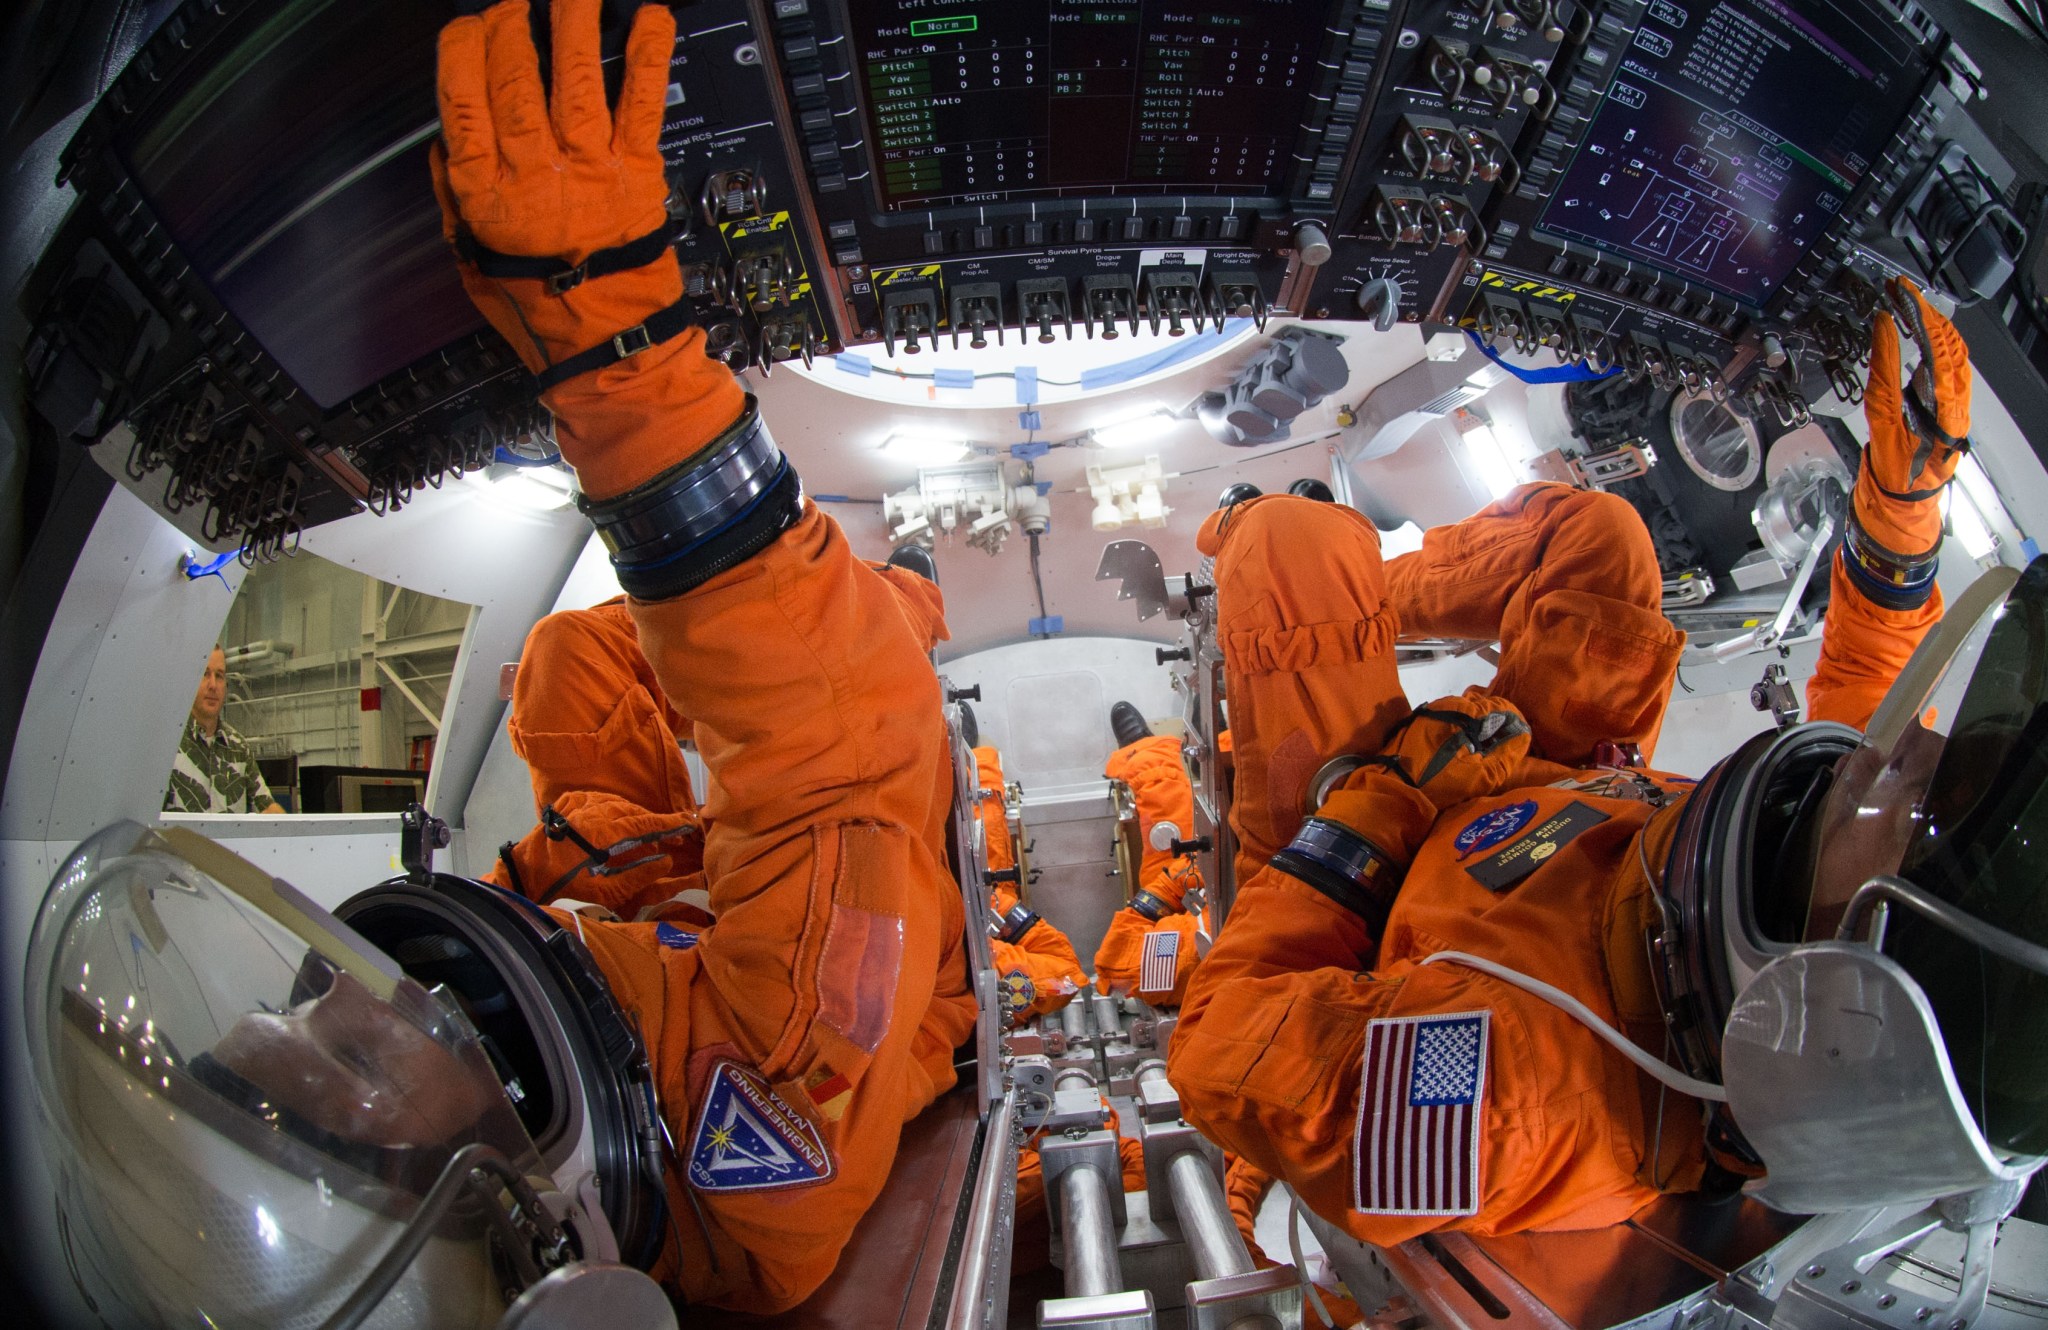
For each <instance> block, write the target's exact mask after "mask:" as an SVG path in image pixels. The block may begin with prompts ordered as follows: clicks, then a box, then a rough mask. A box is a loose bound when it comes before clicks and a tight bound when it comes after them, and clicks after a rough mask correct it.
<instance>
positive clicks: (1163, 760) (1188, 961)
mask: <svg viewBox="0 0 2048 1330" xmlns="http://www.w3.org/2000/svg"><path fill="white" fill-rule="evenodd" d="M1110 724H1111V728H1112V730H1113V731H1114V732H1115V734H1116V739H1117V743H1118V745H1119V746H1118V748H1117V750H1116V751H1115V752H1113V753H1111V754H1110V755H1109V760H1108V761H1107V762H1106V763H1104V764H1103V768H1102V774H1103V775H1104V776H1106V777H1108V778H1109V779H1111V780H1120V781H1122V782H1124V783H1125V784H1126V785H1128V786H1130V789H1131V798H1132V800H1133V802H1135V803H1136V804H1137V808H1138V836H1139V841H1140V843H1141V844H1142V845H1143V846H1144V858H1143V860H1142V861H1141V863H1140V865H1139V869H1138V883H1137V887H1136V890H1134V891H1133V892H1132V893H1131V899H1130V901H1129V902H1128V903H1126V904H1125V905H1124V907H1123V908H1122V909H1120V910H1118V911H1117V912H1116V913H1115V914H1113V915H1111V916H1110V920H1109V929H1108V931H1107V932H1105V933H1104V934H1103V936H1102V945H1101V946H1099V947H1097V948H1096V949H1095V986H1096V987H1097V988H1099V989H1101V990H1102V991H1103V992H1105V993H1118V994H1124V993H1128V994H1131V995H1133V996H1136V997H1138V998H1139V999H1141V1000H1143V1001H1144V1002H1146V1003H1149V1004H1150V1005H1152V1006H1155V1007H1171V1006H1176V1005H1178V1004H1179V1003H1180V1001H1181V999H1182V997H1183V996H1184V995H1185V994H1186V992H1187V987H1188V978H1189V976H1191V975H1192V974H1193V973H1194V971H1195V965H1196V963H1197V962H1198V961H1199V960H1200V959H1201V956H1200V952H1199V947H1204V946H1207V945H1208V942H1209V938H1208V934H1207V933H1206V932H1205V931H1204V930H1203V927H1202V923H1203V921H1202V919H1201V918H1199V917H1198V916H1197V915H1196V914H1195V913H1194V912H1193V911H1191V910H1190V909H1189V908H1188V906H1187V903H1186V902H1187V895H1188V893H1189V892H1190V891H1194V890H1197V889H1198V888H1200V887H1201V885H1202V874H1201V871H1200V870H1199V869H1197V868H1196V867H1195V860H1194V856H1192V855H1188V854H1177V853H1175V852H1174V850H1173V844H1172V843H1173V842H1174V841H1176V840H1186V839H1190V838H1191V837H1192V836H1193V835H1194V825H1195V821H1194V789H1193V787H1192V786H1190V785H1189V784H1188V775H1187V770H1186V768H1185V767H1183V766H1182V765H1181V760H1180V740H1178V739H1176V738H1173V737H1171V736H1169V735H1160V734H1153V733H1152V732H1151V728H1150V727H1149V726H1148V725H1146V724H1145V721H1144V718H1143V717H1142V716H1140V715H1139V714H1138V711H1137V708H1135V707H1133V706H1132V705H1131V704H1130V703H1128V702H1119V703H1117V704H1116V706H1115V707H1114V708H1112V709H1111V712H1110ZM1197 899H1199V897H1197ZM1148 958H1149V959H1151V960H1153V962H1154V964H1153V966H1152V967H1151V973H1152V975H1153V978H1154V979H1155V981H1157V980H1159V979H1167V978H1168V977H1169V975H1170V982H1168V983H1167V984H1166V985H1165V986H1164V987H1153V988H1147V987H1145V980H1146V977H1147V973H1148V971H1147V966H1146V961H1147V959H1148ZM1169 962H1170V964H1171V969H1170V970H1168V969H1167V964H1168V963H1169Z"/></svg>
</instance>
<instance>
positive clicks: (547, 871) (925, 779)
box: [501, 508, 974, 1312]
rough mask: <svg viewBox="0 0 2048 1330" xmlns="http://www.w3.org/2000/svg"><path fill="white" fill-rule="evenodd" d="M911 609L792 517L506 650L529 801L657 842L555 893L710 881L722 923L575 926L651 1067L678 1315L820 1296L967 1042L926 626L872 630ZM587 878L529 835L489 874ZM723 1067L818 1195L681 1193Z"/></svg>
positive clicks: (565, 854)
mask: <svg viewBox="0 0 2048 1330" xmlns="http://www.w3.org/2000/svg"><path fill="white" fill-rule="evenodd" d="M925 585H928V584H925ZM906 591H907V592H909V593H910V594H909V595H908V596H906V595H905V592H906ZM923 599H924V597H923V593H922V592H919V591H918V590H917V588H916V587H913V586H910V585H909V584H904V585H902V586H899V585H897V579H894V578H889V577H886V576H877V575H875V573H874V572H873V570H871V569H870V568H868V567H867V566H866V565H864V564H863V563H862V562H861V561H860V560H858V559H856V558H855V557H854V556H853V554H852V551H851V550H850V549H849V548H848V546H847V543H846V540H845V537H844V536H843V535H841V533H840V531H839V529H838V527H837V525H836V524H834V523H833V522H832V521H831V519H830V518H828V517H826V516H824V515H823V514H821V513H819V512H818V511H817V510H816V509H815V508H807V509H806V511H805V513H804V516H803V517H802V518H801V519H800V520H799V521H798V523H797V524H796V525H795V526H794V527H793V528H791V529H790V530H789V531H787V532H785V533H784V534H783V535H782V536H781V537H780V538H779V539H778V540H777V541H776V542H775V543H774V544H773V545H771V546H770V547H769V548H767V549H766V550H764V551H762V552H761V553H760V554H758V555H756V556H755V557H754V558H753V559H751V560H748V561H747V562H745V563H743V564H741V565H740V566H738V567H736V568H733V569H731V570H729V571H727V572H725V573H723V574H720V575H719V576H717V577H715V578H713V579H712V580H711V581H709V582H707V583H705V584H704V585H703V586H701V587H699V588H697V589H696V590H693V591H691V592H689V593H687V594H685V595H683V596H681V597H678V598H677V599H675V600H671V601H663V602H660V603H657V604H641V603H637V602H628V603H625V604H621V603H619V602H613V603H611V604H608V605H602V606H599V607H597V608H595V609H592V610H588V611H571V612H566V613H563V614H557V615H552V616H550V617H549V618H547V619H544V620H542V621H541V623H540V624H538V625H536V627H535V629H534V632H533V634H532V635H531V637H530V638H529V641H528V644H527V648H526V651H525V652H524V654H523V659H522V662H521V667H520V672H519V675H518V676H517V682H516V684H515V695H514V717H513V720H512V722H511V730H512V736H513V742H514V744H515V748H516V749H517V751H519V752H520V754H521V756H522V757H524V758H526V760H527V761H528V763H529V766H530V768H531V770H532V774H533V780H534V791H535V800H536V803H537V804H542V805H545V804H552V805H553V806H554V807H555V808H556V809H557V811H559V812H561V813H563V814H564V816H566V817H567V818H568V820H569V823H570V825H571V826H572V827H573V828H575V829H576V831H577V832H578V833H579V834H581V835H583V836H584V837H585V839H587V840H589V841H591V842H592V843H593V844H595V845H597V846H599V847H601V848H609V847H611V846H613V845H615V844H616V843H617V842H620V841H625V840H630V839H633V838H635V837H642V836H647V835H648V834H649V832H650V831H654V832H661V833H665V834H661V835H656V836H655V837H654V838H653V839H651V840H648V841H646V842H645V843H644V844H642V845H636V846H630V847H627V848H626V849H625V850H624V851H622V852H620V853H618V854H616V855H614V856H613V857H614V859H615V860H617V861H619V863H621V864H624V865H626V867H625V869H624V871H616V870H614V871H610V872H603V873H595V874H594V873H591V872H589V871H585V872H582V873H580V874H575V875H573V878H572V881H571V882H570V883H569V884H568V885H567V887H566V890H567V891H568V893H569V894H570V895H572V896H574V897H575V898H577V899H582V900H592V901H595V902H597V903H599V904H603V905H605V906H606V907H607V908H609V909H612V910H613V911H614V912H616V913H619V914H622V915H625V916H627V917H628V918H630V917H632V916H633V914H634V913H635V912H636V911H639V910H642V909H645V908H647V907H649V906H657V905H659V903H660V902H663V901H667V900H668V899H669V898H670V897H671V896H673V895H674V893H675V892H676V891H677V890H678V889H679V888H681V887H685V886H690V885H705V886H708V888H709V893H710V910H711V915H712V916H713V917H714V918H715V922H709V921H707V922H705V923H703V924H702V925H701V926H700V927H697V928H695V929H687V928H678V927H677V926H676V924H675V922H673V921H674V920H675V919H678V918H680V919H683V920H686V921H689V916H688V914H687V913H683V914H677V913H676V912H674V911H665V913H666V914H667V916H668V917H669V918H670V920H671V922H667V923H656V922H653V921H651V920H650V921H648V922H638V923H632V922H626V923H604V922H598V921H595V920H591V919H588V918H585V919H583V920H581V921H579V922H580V931H581V932H582V935H583V937H584V940H585V942H586V943H587V944H588V946H589V947H590V950H591V952H592V954H593V955H594V956H595V957H596V959H597V962H598V964H599V966H600V967H601V968H602V969H603V971H604V973H605V976H606V978H607V979H608V980H609V981H610V983H611V986H612V989H613V991H614V993H616V994H617V996H618V998H619V1000H620V1002H621V1003H622V1004H623V1005H624V1006H625V1008H626V1010H627V1011H628V1012H629V1013H631V1014H632V1016H633V1017H634V1019H635V1020H637V1022H638V1023H639V1026H640V1029H641V1033H642V1036H643V1037H644V1038H645V1040H646V1041H647V1046H648V1053H649V1057H650V1060H651V1061H652V1063H653V1065H654V1067H655V1069H656V1078H657V1092H658V1094H659V1097H660V1102H661V1106H662V1110H663V1114H664V1116H665V1117H666V1118H667V1120H668V1123H669V1129H670V1132H671V1134H672V1135H673V1137H674V1139H675V1141H676V1144H677V1150H678V1158H677V1160H676V1161H675V1166H674V1167H673V1168H671V1170H670V1173H669V1179H668V1181H669V1201H670V1206H671V1211H672V1214H673V1217H674V1219H675V1222H676V1227H677V1231H678V1232H679V1233H680V1234H681V1237H682V1242H681V1249H680V1251H679V1250H678V1245H677V1243H675V1242H674V1241H671V1242H670V1243H669V1244H668V1246H667V1248H666V1250H665V1251H664V1253H663V1255H662V1258H661V1260H660V1262H659V1264H658V1266H657V1268H656V1271H655V1273H656V1274H657V1276H658V1277H660V1278H662V1279H663V1280H664V1282H667V1283H670V1284H672V1285H674V1286H675V1287H677V1288H678V1289H679V1290H680V1291H681V1292H682V1294H683V1295H684V1297H685V1298H687V1299H688V1300H689V1301H692V1302H711V1303H717V1304H720V1305H725V1306H730V1307H735V1308H740V1309H744V1310H752V1311H761V1312H768V1311H774V1310H779V1309H782V1308H787V1307H789V1306H791V1305H793V1304H795V1303H797V1302H799V1301H801V1300H802V1299H803V1297H804V1296H806V1295H807V1294H808V1293H809V1292H810V1291H811V1290H812V1289H814V1288H815V1287H816V1286H817V1285H818V1284H819V1283H820V1282H822V1281H823V1279H824V1278H825V1276H826V1275H827V1274H829V1273H830V1272H831V1270H832V1267H833V1265H834V1264H835V1263H836V1261H837V1258H838V1253H839V1250H840V1248H841V1247H842V1246H844V1244H845V1242H846V1239H847V1237H848V1235H849V1234H850V1233H851V1232H852V1229H853V1226H854V1225H855V1224H856V1223H857V1222H859V1219H860V1216H861V1215H862V1214H863V1213H864V1212H865V1211H866V1209H867V1207H868V1205H869V1204H870V1203H871V1202H872V1201H873V1199H874V1197H875V1195H876V1193H877V1192H879V1191H880V1189H881V1186H882V1183H883V1181H884V1179H885V1178H886V1177H887V1175H888V1171H889V1166H890V1164H891V1162H892V1161H893V1159H894V1157H895V1151H896V1141H897V1136H898V1134H899V1132H900V1130H901V1128H902V1124H903V1123H904V1122H905V1121H907V1120H908V1119H910V1118H911V1117H913V1116H915V1115H916V1114H917V1113H918V1112H919V1111H920V1110H922V1109H923V1108H924V1107H925V1105H927V1104H929V1103H930V1102H931V1101H932V1100H933V1098H935V1097H936V1096H937V1095H938V1094H939V1093H940V1092H942V1091H944V1090H945V1089H947V1088H948V1087H949V1086H951V1084H952V1083H953V1080H954V1072H953V1060H952V1052H953V1049H954V1048H956V1047H957V1046H958V1045H959V1043H960V1042H961V1041H962V1040H963V1039H964V1038H965V1037H966V1036H967V1034H968V1033H969V1031H971V1029H972V1028H973V1023H974V1005H973V999H972V996H971V993H970V991H969V989H968V987H967V982H966V974H965V968H964V966H963V965H962V964H961V963H960V961H959V960H958V957H959V956H960V954H961V946H960V944H961V936H962V929H963V926H964V920H963V919H962V906H961V897H960V892H959V888H958V886H957V885H956V883H955V882H954V881H953V879H952V877H951V875H950V873H949V872H948V871H947V869H946V867H945V864H944V862H943V860H942V859H940V858H938V857H937V856H936V855H935V854H934V853H933V851H932V849H931V844H932V842H931V840H930V836H931V834H932V833H931V829H932V828H933V827H943V826H944V824H945V808H944V807H943V806H939V807H934V801H935V800H938V799H940V798H942V797H944V798H950V792H951V784H950V776H948V777H947V778H946V779H945V780H943V781H938V780H934V777H933V773H934V772H935V771H944V770H945V769H946V767H947V766H948V764H947V763H946V762H945V759H944V750H943V747H942V743H941V740H942V736H943V733H944V730H943V727H942V726H941V725H940V724H939V723H938V716H939V692H938V684H937V679H936V676H935V675H934V674H933V672H932V669H931V666H930V662H929V660H928V659H927V658H926V656H925V655H924V652H926V651H927V650H928V649H929V645H930V632H929V631H927V632H926V633H925V634H922V635H920V634H919V633H917V632H914V631H903V630H889V629H887V628H885V627H883V625H885V624H888V623H892V622H901V623H904V624H905V626H906V629H908V628H910V627H911V625H912V624H913V622H914V620H913V619H912V618H911V617H910V616H912V614H913V612H919V613H921V611H918V608H917V607H918V605H919V603H920V602H921V601H922V600H923ZM930 604H931V607H932V610H933V614H934V615H935V614H936V605H937V602H936V600H935V599H933V600H932V601H931V602H930ZM941 631H942V630H941ZM643 653H644V654H643ZM670 699H674V701H673V702H672V701H671V700H670ZM676 703H680V708H679V707H678V706H677V705H676ZM683 715H688V716H689V717H691V718H692V720H693V721H694V722H695V723H694V726H693V727H692V728H693V729H694V733H695V736H696V738H697V741H698V743H699V745H700V747H701V749H702V751H703V753H704V755H705V759H706V762H707V763H708V764H709V765H710V767H711V769H712V770H713V771H714V772H715V773H716V780H715V783H714V786H713V788H712V790H711V791H710V792H709V793H710V797H709V799H708V800H707V801H706V803H705V805H704V807H703V808H702V809H701V810H699V809H698V808H697V807H696V805H695V801H694V799H693V798H692V797H691V795H692V792H691V790H690V787H689V782H688V776H687V774H686V772H685V769H684V767H683V765H682V759H681V754H680V753H679V752H677V751H676V749H675V745H674V737H673V736H674V733H675V732H676V731H677V730H678V729H681V728H682V727H683V724H684V722H682V719H681V718H682V716H683ZM672 827H673V828H681V830H677V831H674V832H673V833H672V834H666V833H668V829H669V828H672ZM699 827H701V836H700V835H699V834H698V828H699ZM585 857H586V856H585V852H584V851H583V850H582V849H581V848H579V847H576V846H574V845H573V843H572V842H570V841H568V840H567V839H560V840H551V839H549V838H548V837H547V836H546V835H545V833H544V832H543V831H541V830H539V829H536V830H535V831H534V832H533V833H531V834H529V836H528V837H527V838H526V840H524V841H522V842H521V843H520V845H519V846H517V847H514V849H513V850H512V853H511V855H510V858H511V859H512V861H513V862H514V863H515V864H517V865H518V878H519V885H520V886H521V887H522V888H523V889H524V890H525V892H526V893H527V894H528V895H531V896H534V897H535V898H536V899H547V898H549V897H550V895H552V894H553V893H551V892H550V891H549V888H550V887H551V886H553V885H554V884H555V881H556V877H557V876H558V875H559V869H560V867H561V866H562V862H563V861H564V860H566V861H568V862H569V863H570V864H572V865H573V864H574V863H576V862H578V861H581V860H583V859H584V858H585ZM698 863H701V864H702V865H703V872H702V873H701V875H700V874H697V873H695V872H694V871H693V870H694V868H695V865H696V864H698ZM501 873H502V869H501ZM690 922H694V921H690ZM947 957H951V958H953V959H951V961H950V968H947V965H946V961H945V958H947ZM728 1061H729V1062H731V1063H734V1064H736V1065H737V1066H738V1067H739V1068H740V1069H741V1070H740V1071H739V1072H737V1073H731V1074H729V1075H728V1079H730V1076H731V1075H737V1076H739V1077H741V1078H742V1079H745V1080H747V1081H748V1083H749V1086H750V1088H752V1089H753V1090H754V1091H755V1092H756V1093H758V1094H765V1095H768V1096H772V1098H773V1099H774V1100H775V1101H777V1102H778V1103H779V1105H780V1108H781V1111H782V1112H783V1113H785V1114H787V1115H788V1117H787V1118H784V1119H782V1121H783V1122H784V1125H785V1130H786V1131H787V1132H788V1133H789V1135H790V1136H791V1138H792V1139H794V1140H796V1141H797V1142H798V1143H799V1144H800V1145H803V1144H808V1145H810V1146H812V1148H813V1149H815V1150H816V1151H817V1152H818V1154H817V1158H818V1159H820V1160H822V1161H823V1162H822V1163H821V1164H819V1165H818V1166H816V1167H814V1168H810V1169H809V1170H808V1172H810V1173H813V1174H823V1176H817V1177H813V1178H806V1177H804V1176H802V1173H801V1172H800V1173H799V1175H798V1180H797V1181H795V1182H794V1183H792V1184H791V1185H788V1186H783V1187H774V1188H765V1189H760V1190H730V1191H729V1190H718V1189H704V1188H698V1187H692V1186H691V1184H690V1183H689V1182H687V1181H686V1178H687V1176H688V1172H689V1165H690V1162H691V1150H692V1146H693V1142H694V1141H695V1139H696V1136H695V1133H697V1132H698V1131H699V1130H700V1129H701V1128H702V1127H703V1126H704V1124H703V1123H701V1122H700V1120H699V1119H700V1116H701V1114H702V1112H703V1110H704V1107H705V1103H706V1099H707V1096H708V1095H709V1093H710V1091H711V1089H712V1088H713V1086H712V1082H713V1081H714V1080H715V1079H716V1075H715V1074H716V1073H717V1070H718V1068H719V1066H720V1064H721V1063H723V1062H728ZM770 1117H771V1118H772V1114H771V1115H770ZM792 1119H794V1120H799V1121H801V1122H802V1123H803V1124H805V1125H804V1126H801V1127H791V1126H788V1123H789V1121H790V1120H792ZM714 1125H715V1124H714ZM799 1153H801V1151H799ZM686 1187H690V1188H691V1191H692V1192H693V1193H694V1195H691V1194H686V1192H685V1188H686Z"/></svg>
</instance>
